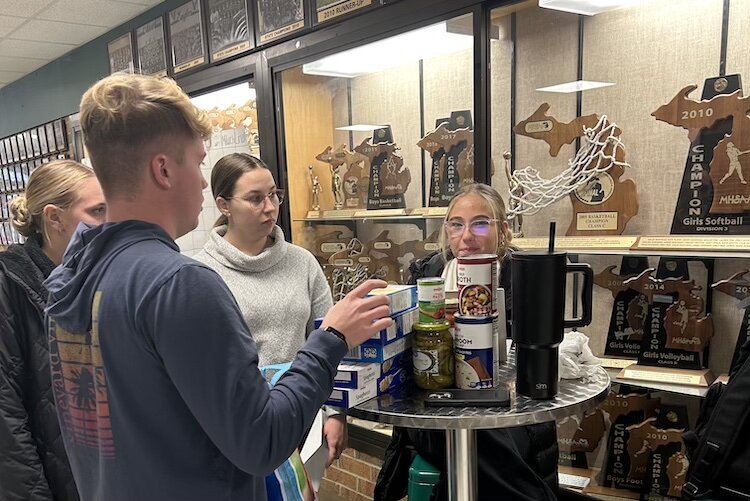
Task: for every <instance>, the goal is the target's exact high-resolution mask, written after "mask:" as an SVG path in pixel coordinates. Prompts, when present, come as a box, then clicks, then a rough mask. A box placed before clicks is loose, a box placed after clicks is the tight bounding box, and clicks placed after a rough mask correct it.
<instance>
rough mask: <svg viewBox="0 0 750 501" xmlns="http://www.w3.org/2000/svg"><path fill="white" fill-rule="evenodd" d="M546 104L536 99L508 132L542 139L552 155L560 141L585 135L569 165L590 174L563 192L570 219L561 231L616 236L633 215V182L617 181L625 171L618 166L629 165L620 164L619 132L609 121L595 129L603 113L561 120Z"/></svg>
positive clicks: (635, 204) (568, 141)
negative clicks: (528, 113)
mask: <svg viewBox="0 0 750 501" xmlns="http://www.w3.org/2000/svg"><path fill="white" fill-rule="evenodd" d="M549 108H550V106H549V104H548V103H542V104H541V105H540V106H539V108H537V110H536V111H535V112H534V113H532V114H531V116H529V118H527V119H526V120H523V121H521V122H519V123H518V124H517V125H516V126H515V127H514V128H513V131H514V132H515V133H516V134H518V135H519V136H525V137H529V138H532V139H538V140H541V141H544V142H545V143H547V145H548V146H549V154H550V156H552V157H557V155H558V153H559V152H560V149H561V148H562V147H563V146H564V145H566V144H571V143H573V142H574V141H576V140H578V139H580V138H584V137H586V136H590V137H589V139H590V140H589V142H588V145H585V144H584V145H582V146H581V147H580V149H579V150H578V152H576V157H575V158H574V159H571V161H570V162H571V164H570V165H571V166H572V165H575V166H576V168H577V169H581V171H582V172H584V173H586V172H595V173H594V174H593V175H591V176H590V178H588V176H587V178H588V180H587V181H586V182H584V183H583V184H581V185H579V186H577V187H576V188H575V189H574V190H572V191H570V193H569V195H568V196H569V199H570V202H571V204H572V206H573V220H572V221H571V223H570V225H569V227H568V230H567V232H566V233H565V234H566V235H569V236H573V235H621V234H622V233H623V232H624V231H625V226H626V225H627V224H628V221H630V219H631V218H633V217H634V216H635V215H637V214H638V198H637V194H636V186H635V182H634V181H633V180H632V179H625V180H622V179H621V177H622V176H623V174H624V173H625V170H624V168H623V166H627V165H629V164H626V163H625V147H624V145H623V143H622V140H621V138H620V136H621V135H622V130H621V129H620V128H619V127H617V126H615V125H613V124H612V125H611V126H609V127H603V128H602V129H601V130H597V127H599V125H600V123H601V120H602V119H604V117H602V118H601V119H600V117H599V116H598V115H596V114H592V115H586V116H583V117H577V118H574V119H573V120H571V121H570V122H567V123H563V122H560V121H558V120H557V119H556V118H554V117H553V116H551V115H548V114H547V112H548V111H549Z"/></svg>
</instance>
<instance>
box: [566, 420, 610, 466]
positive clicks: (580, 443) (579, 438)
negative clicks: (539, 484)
mask: <svg viewBox="0 0 750 501" xmlns="http://www.w3.org/2000/svg"><path fill="white" fill-rule="evenodd" d="M605 430H606V423H605V421H604V413H603V412H602V410H601V409H596V410H594V411H592V412H588V413H586V414H584V415H583V417H581V416H576V415H572V416H568V417H567V418H565V419H563V420H562V421H560V422H558V423H557V437H558V438H557V442H558V444H559V448H560V457H559V460H558V464H559V465H561V466H567V467H570V468H576V469H583V470H587V471H585V472H584V471H578V472H571V473H573V474H577V475H584V476H590V475H591V472H590V471H588V468H589V465H590V464H591V461H590V458H589V456H592V455H593V453H594V451H596V450H597V448H598V447H599V444H600V442H601V441H602V438H604V432H605ZM591 459H593V458H591Z"/></svg>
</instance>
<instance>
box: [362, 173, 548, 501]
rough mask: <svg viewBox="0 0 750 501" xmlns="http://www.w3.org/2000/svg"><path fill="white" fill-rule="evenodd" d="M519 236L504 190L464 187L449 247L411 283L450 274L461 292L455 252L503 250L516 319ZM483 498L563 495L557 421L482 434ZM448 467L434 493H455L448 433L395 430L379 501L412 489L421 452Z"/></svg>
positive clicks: (503, 277) (415, 267) (447, 232)
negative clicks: (513, 271) (513, 258)
mask: <svg viewBox="0 0 750 501" xmlns="http://www.w3.org/2000/svg"><path fill="white" fill-rule="evenodd" d="M511 238H512V235H511V233H510V229H509V226H508V222H507V216H506V212H505V204H504V202H503V199H502V197H501V196H500V194H499V193H498V192H497V191H496V190H495V189H493V188H492V187H490V186H487V185H485V184H479V183H477V184H470V185H466V186H464V187H463V188H461V189H460V190H459V191H458V193H456V195H455V196H454V197H453V199H452V200H451V202H450V204H449V205H448V212H447V214H446V217H445V221H444V222H443V230H442V232H441V235H440V247H441V251H440V252H437V253H435V254H433V255H431V256H427V257H426V258H424V259H422V260H419V261H416V262H415V263H412V266H411V267H410V272H411V277H410V283H412V284H414V283H416V280H417V279H418V278H422V277H438V276H442V277H443V278H444V279H445V289H446V290H447V291H455V290H457V287H456V275H457V266H456V263H457V262H456V259H455V257H463V256H472V255H476V254H496V255H497V256H498V267H497V269H498V274H499V277H498V278H499V280H498V283H499V284H500V286H501V287H503V288H504V289H505V298H506V304H505V308H506V314H507V315H508V316H507V318H508V319H509V320H510V312H511V311H510V310H511V301H512V291H511V289H510V284H511V281H510V253H511V252H512V246H511ZM477 447H478V449H477V458H478V463H477V464H478V472H477V473H478V499H479V500H487V501H489V500H493V501H494V500H497V499H513V500H519V501H521V500H527V501H541V500H552V499H556V498H555V494H554V492H556V491H557V452H558V450H557V435H556V430H555V424H554V423H546V424H542V425H534V426H526V427H522V428H511V429H499V430H480V431H479V432H477ZM415 452H416V453H417V454H419V455H421V456H422V457H423V458H425V459H426V460H427V461H429V462H430V463H431V464H433V465H434V466H435V467H436V468H438V469H439V470H440V471H441V473H442V474H441V482H440V485H439V486H438V489H437V492H436V494H435V497H434V498H433V499H435V500H437V501H440V500H444V499H447V492H446V486H447V481H446V478H445V457H446V456H445V434H444V433H443V432H432V431H424V430H416V429H408V430H406V429H403V428H396V429H394V433H393V438H392V440H391V444H390V445H389V446H388V450H387V451H386V455H385V463H384V464H383V468H382V470H381V472H380V475H379V476H378V481H377V484H376V487H375V500H376V501H396V500H400V499H401V498H403V497H404V496H405V495H406V487H407V482H408V475H409V473H408V469H409V466H410V464H411V460H412V459H413V455H414V453H415Z"/></svg>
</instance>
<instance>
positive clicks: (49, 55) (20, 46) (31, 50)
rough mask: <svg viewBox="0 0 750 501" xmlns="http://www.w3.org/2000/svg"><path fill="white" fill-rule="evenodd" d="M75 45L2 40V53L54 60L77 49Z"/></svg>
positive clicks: (0, 50)
mask: <svg viewBox="0 0 750 501" xmlns="http://www.w3.org/2000/svg"><path fill="white" fill-rule="evenodd" d="M75 47H76V46H75V45H68V44H60V43H47V42H29V41H26V40H9V39H7V38H6V39H4V40H0V54H3V55H6V56H9V55H13V56H15V57H33V58H37V59H42V58H44V59H48V60H50V61H51V60H53V59H55V58H58V57H60V56H62V55H63V54H65V53H66V52H70V51H71V50H73V49H75Z"/></svg>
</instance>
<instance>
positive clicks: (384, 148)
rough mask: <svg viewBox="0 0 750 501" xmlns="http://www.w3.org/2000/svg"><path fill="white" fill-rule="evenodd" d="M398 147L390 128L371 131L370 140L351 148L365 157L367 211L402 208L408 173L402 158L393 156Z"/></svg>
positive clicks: (404, 202) (404, 203) (408, 180)
mask: <svg viewBox="0 0 750 501" xmlns="http://www.w3.org/2000/svg"><path fill="white" fill-rule="evenodd" d="M399 149H400V148H399V147H398V146H397V145H396V143H395V142H393V135H392V133H391V128H390V126H389V127H384V128H381V129H375V130H374V131H373V137H372V138H367V139H365V140H364V141H362V143H361V144H359V145H358V146H355V147H354V151H355V152H357V153H359V154H361V155H362V156H363V157H365V158H366V162H367V164H368V166H367V167H365V169H366V170H369V172H370V181H369V186H368V191H367V209H369V210H377V209H404V208H406V201H405V199H404V193H406V190H407V189H408V187H409V184H410V183H411V173H410V172H409V168H408V167H407V166H405V165H404V159H403V158H401V157H400V156H399V155H397V154H396V151H398V150H399Z"/></svg>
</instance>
